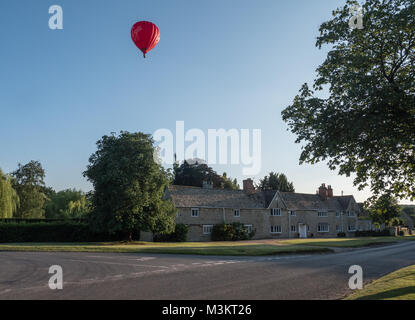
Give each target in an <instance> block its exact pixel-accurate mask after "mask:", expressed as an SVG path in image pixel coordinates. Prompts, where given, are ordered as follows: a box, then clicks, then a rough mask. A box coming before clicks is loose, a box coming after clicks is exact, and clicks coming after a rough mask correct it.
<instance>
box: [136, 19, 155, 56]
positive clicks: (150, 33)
mask: <svg viewBox="0 0 415 320" xmlns="http://www.w3.org/2000/svg"><path fill="white" fill-rule="evenodd" d="M131 38H132V39H133V42H134V44H135V45H136V46H137V48H138V49H140V50H141V51H142V52H143V55H144V58H145V57H146V53H147V52H149V51H150V50H151V49H153V48H154V47H155V46H156V45H157V43H158V42H159V41H160V30H159V28H157V26H156V25H155V24H154V23H151V22H148V21H140V22H137V23H136V24H134V25H133V27H132V28H131Z"/></svg>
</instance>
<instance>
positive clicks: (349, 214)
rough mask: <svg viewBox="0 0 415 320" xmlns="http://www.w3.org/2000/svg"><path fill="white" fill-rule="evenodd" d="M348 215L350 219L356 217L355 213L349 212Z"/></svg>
mask: <svg viewBox="0 0 415 320" xmlns="http://www.w3.org/2000/svg"><path fill="white" fill-rule="evenodd" d="M347 215H348V216H349V217H354V216H355V214H354V211H347Z"/></svg>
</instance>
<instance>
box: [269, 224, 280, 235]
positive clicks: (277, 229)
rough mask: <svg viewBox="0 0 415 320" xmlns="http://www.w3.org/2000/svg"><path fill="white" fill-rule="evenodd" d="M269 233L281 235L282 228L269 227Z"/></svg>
mask: <svg viewBox="0 0 415 320" xmlns="http://www.w3.org/2000/svg"><path fill="white" fill-rule="evenodd" d="M271 233H282V227H281V226H280V225H279V226H271Z"/></svg>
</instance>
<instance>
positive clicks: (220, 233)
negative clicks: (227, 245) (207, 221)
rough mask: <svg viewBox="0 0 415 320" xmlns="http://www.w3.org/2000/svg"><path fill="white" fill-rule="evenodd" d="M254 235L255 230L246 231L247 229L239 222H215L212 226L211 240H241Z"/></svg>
mask: <svg viewBox="0 0 415 320" xmlns="http://www.w3.org/2000/svg"><path fill="white" fill-rule="evenodd" d="M254 235H255V230H253V231H252V232H251V233H248V229H247V228H246V227H245V226H244V225H243V224H242V223H240V222H235V223H232V224H217V225H214V226H213V230H212V240H213V241H242V240H249V239H252V237H253V236H254Z"/></svg>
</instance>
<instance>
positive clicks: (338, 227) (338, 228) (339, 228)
mask: <svg viewBox="0 0 415 320" xmlns="http://www.w3.org/2000/svg"><path fill="white" fill-rule="evenodd" d="M336 231H337V232H340V231H342V228H341V227H340V226H339V225H338V224H337V225H336Z"/></svg>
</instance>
